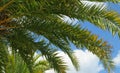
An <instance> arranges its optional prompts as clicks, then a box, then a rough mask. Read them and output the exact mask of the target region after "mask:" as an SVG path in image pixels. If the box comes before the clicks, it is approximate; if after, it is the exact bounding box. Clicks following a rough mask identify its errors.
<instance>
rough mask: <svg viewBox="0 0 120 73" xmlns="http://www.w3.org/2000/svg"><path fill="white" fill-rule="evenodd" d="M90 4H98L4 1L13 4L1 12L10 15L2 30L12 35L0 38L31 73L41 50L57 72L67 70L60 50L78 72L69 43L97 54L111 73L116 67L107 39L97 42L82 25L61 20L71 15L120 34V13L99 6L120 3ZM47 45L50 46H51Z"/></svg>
mask: <svg viewBox="0 0 120 73" xmlns="http://www.w3.org/2000/svg"><path fill="white" fill-rule="evenodd" d="M89 1H92V2H96V3H97V4H96V3H93V4H90V3H89V2H85V1H82V0H69V1H68V0H14V1H12V2H11V1H10V2H9V1H8V2H7V1H5V2H4V1H3V4H6V3H8V4H10V5H9V6H8V5H7V6H6V5H5V6H6V7H3V8H2V9H1V10H0V11H4V10H5V12H4V13H3V12H2V13H3V14H2V15H7V19H6V18H4V19H3V20H2V21H1V22H0V31H1V30H2V29H4V31H5V32H9V33H8V34H5V32H3V31H2V34H1V33H0V35H3V34H4V36H0V38H2V39H4V40H6V41H7V45H10V46H11V47H12V49H13V50H14V51H15V52H18V53H19V54H20V56H21V57H22V58H23V60H24V62H25V63H26V64H27V67H28V69H29V71H30V73H33V71H34V69H33V66H34V64H33V54H34V53H35V52H36V50H39V51H40V52H41V53H42V54H43V55H44V56H45V57H46V59H47V61H48V62H49V63H50V66H51V67H53V68H54V70H55V71H56V72H57V73H66V69H67V67H66V65H65V63H64V61H63V60H62V59H61V57H60V56H58V53H57V51H58V50H61V51H63V52H64V53H66V54H67V55H68V56H69V57H70V59H71V61H72V63H73V65H74V66H75V68H76V69H77V70H78V68H79V65H78V62H77V60H76V57H75V56H74V54H73V50H72V49H71V48H70V43H69V42H72V43H73V44H74V45H75V46H77V47H78V48H86V49H88V50H89V51H91V52H92V53H94V54H96V55H97V56H98V57H99V58H100V59H101V61H102V63H103V64H104V67H105V68H106V69H107V70H108V71H110V70H111V69H112V67H113V63H112V61H111V57H110V53H111V49H110V48H111V47H110V45H109V44H108V43H107V42H104V40H102V39H98V37H97V36H96V35H94V34H91V32H89V31H88V30H86V29H82V28H81V27H80V26H79V25H80V24H74V25H72V23H67V22H64V21H63V20H62V19H61V18H62V17H63V16H68V17H70V18H75V19H78V20H81V21H89V22H91V23H93V24H94V25H96V26H98V27H100V28H102V29H104V30H109V31H111V32H112V33H113V34H115V33H118V34H119V35H120V28H119V25H120V17H119V14H118V13H116V12H114V11H108V9H107V7H106V6H105V5H104V3H102V4H101V3H98V2H114V3H117V2H118V1H117V0H104V1H103V0H89ZM11 3H12V4H11ZM103 5H104V7H103ZM2 15H1V16H2ZM1 16H0V17H1ZM9 18H10V20H9ZM3 23H4V24H6V23H7V26H8V23H9V25H10V26H9V27H7V26H5V25H4V24H3ZM34 34H36V35H38V36H42V37H43V38H41V39H42V40H43V41H41V40H38V41H37V42H36V41H34V38H33V35H34ZM45 40H47V42H46V41H45ZM48 42H49V43H50V44H49V45H48ZM7 45H6V46H7ZM50 46H51V47H50ZM53 46H54V47H53ZM54 48H55V49H54ZM1 52H2V51H1ZM0 56H1V55H0ZM1 66H2V65H1Z"/></svg>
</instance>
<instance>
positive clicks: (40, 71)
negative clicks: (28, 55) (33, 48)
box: [6, 47, 51, 73]
mask: <svg viewBox="0 0 120 73" xmlns="http://www.w3.org/2000/svg"><path fill="white" fill-rule="evenodd" d="M6 53H7V57H8V60H9V61H8V62H7V66H6V73H30V72H29V69H28V67H27V65H26V64H25V62H24V60H23V59H22V58H21V56H20V55H19V54H18V53H14V51H12V49H11V48H10V47H9V48H8V49H7V48H6ZM41 57H42V56H41V55H40V54H37V55H35V54H34V55H33V60H32V62H33V65H32V69H33V70H34V73H44V72H45V70H48V69H50V68H51V67H50V65H49V63H48V62H47V61H46V60H44V59H43V60H42V59H41V60H40V58H41Z"/></svg>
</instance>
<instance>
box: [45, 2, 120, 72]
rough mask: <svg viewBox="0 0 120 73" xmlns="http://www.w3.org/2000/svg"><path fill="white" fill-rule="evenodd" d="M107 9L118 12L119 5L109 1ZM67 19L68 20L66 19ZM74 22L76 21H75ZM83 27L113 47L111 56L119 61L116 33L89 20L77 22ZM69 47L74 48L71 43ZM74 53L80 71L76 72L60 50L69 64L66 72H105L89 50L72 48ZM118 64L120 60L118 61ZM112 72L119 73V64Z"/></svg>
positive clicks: (119, 9) (119, 43) (118, 43)
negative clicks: (113, 33)
mask: <svg viewBox="0 0 120 73" xmlns="http://www.w3.org/2000/svg"><path fill="white" fill-rule="evenodd" d="M108 6H109V9H112V10H115V11H117V12H119V13H120V6H118V5H115V4H112V3H110V4H109V5H108ZM67 19H68V20H67ZM65 21H68V22H70V20H69V18H67V17H65ZM75 22H76V21H75ZM79 23H80V24H81V25H82V27H83V28H86V29H88V30H89V31H91V32H92V33H93V34H96V35H98V36H99V38H103V39H104V40H105V41H107V42H108V43H109V44H110V45H111V46H112V47H113V48H112V58H113V60H114V59H117V61H120V52H119V51H120V38H119V37H118V35H115V36H112V34H111V33H110V32H109V31H107V30H101V29H100V28H98V27H96V26H94V25H93V24H90V23H89V22H84V23H82V22H79ZM71 47H72V48H73V49H74V48H76V47H75V46H74V45H72V44H71ZM74 52H75V54H76V55H77V56H78V58H79V61H80V71H78V72H76V71H75V69H74V67H73V66H72V64H71V63H70V60H69V59H68V57H67V56H66V55H65V54H63V52H60V54H61V56H64V59H65V60H66V62H67V64H69V67H70V70H69V71H68V72H67V73H107V72H106V70H105V69H103V66H101V64H100V60H99V59H98V57H97V56H95V55H93V54H92V53H91V52H89V51H87V50H86V51H84V52H83V51H81V50H76V49H75V50H74ZM118 59H119V60H118ZM119 65H120V62H119ZM46 73H54V72H53V70H49V71H47V72H46ZM114 73H120V66H116V67H115V69H114Z"/></svg>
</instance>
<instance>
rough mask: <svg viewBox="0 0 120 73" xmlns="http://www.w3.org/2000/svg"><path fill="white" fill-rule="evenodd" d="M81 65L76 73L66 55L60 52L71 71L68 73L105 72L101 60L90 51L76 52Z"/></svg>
mask: <svg viewBox="0 0 120 73" xmlns="http://www.w3.org/2000/svg"><path fill="white" fill-rule="evenodd" d="M74 52H75V55H76V56H77V58H78V60H79V64H80V70H79V71H76V70H75V69H74V67H73V65H72V63H71V61H70V59H69V58H68V56H67V55H66V54H64V53H63V52H60V51H59V55H60V56H63V58H64V60H65V61H66V62H67V65H68V67H69V70H68V71H67V73H99V72H100V71H101V70H103V66H102V65H101V64H99V58H98V57H97V56H95V55H93V54H92V53H91V52H89V51H87V50H86V51H82V50H74ZM45 73H54V71H53V70H48V71H46V72H45Z"/></svg>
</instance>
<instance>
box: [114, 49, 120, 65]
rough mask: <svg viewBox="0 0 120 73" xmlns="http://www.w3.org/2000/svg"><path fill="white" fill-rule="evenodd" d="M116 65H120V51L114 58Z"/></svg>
mask: <svg viewBox="0 0 120 73" xmlns="http://www.w3.org/2000/svg"><path fill="white" fill-rule="evenodd" d="M113 61H114V63H115V65H116V66H120V51H119V53H118V54H117V56H116V57H115V58H114V59H113Z"/></svg>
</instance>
